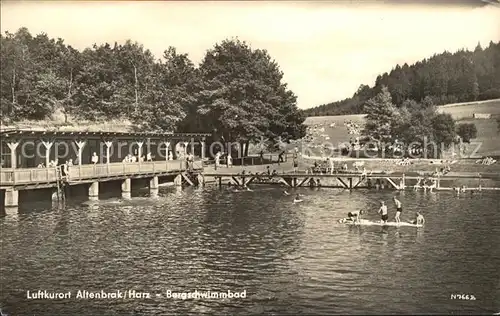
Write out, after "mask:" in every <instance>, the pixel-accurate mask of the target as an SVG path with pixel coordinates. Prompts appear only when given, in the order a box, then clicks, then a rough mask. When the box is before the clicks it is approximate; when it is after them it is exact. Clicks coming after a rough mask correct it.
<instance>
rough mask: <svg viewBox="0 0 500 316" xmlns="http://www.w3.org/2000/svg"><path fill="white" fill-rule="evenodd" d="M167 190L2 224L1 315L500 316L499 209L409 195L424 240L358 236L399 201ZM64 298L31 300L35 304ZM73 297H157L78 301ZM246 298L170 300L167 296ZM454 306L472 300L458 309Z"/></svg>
mask: <svg viewBox="0 0 500 316" xmlns="http://www.w3.org/2000/svg"><path fill="white" fill-rule="evenodd" d="M254 189H255V191H254V192H242V193H228V192H227V191H225V190H224V189H223V190H219V189H217V188H204V189H195V188H187V189H184V190H182V191H179V190H176V189H175V188H162V190H161V191H160V197H159V198H158V199H149V198H144V197H137V198H133V199H132V200H130V201H120V200H104V201H101V202H99V203H98V204H95V205H85V204H81V203H80V202H74V203H73V204H72V205H68V206H67V207H66V208H65V209H51V208H50V207H46V206H45V205H35V210H32V209H31V210H28V209H27V210H21V212H20V214H19V215H16V216H6V217H3V218H0V232H1V239H0V241H1V245H0V246H1V256H0V269H1V270H0V278H1V282H0V283H1V293H0V307H2V309H3V311H4V312H6V313H7V314H9V315H52V316H54V315H187V314H193V315H200V314H212V315H213V314H220V315H222V314H227V315H235V314H238V315H245V314H269V315H271V314H273V315H277V314H280V315H282V314H290V315H291V314H294V315H297V314H299V313H300V314H399V313H403V314H416V313H420V314H428V313H438V314H450V313H462V314H478V313H481V314H492V313H495V312H500V271H499V267H500V246H499V245H500V208H499V204H500V197H499V195H498V194H495V193H487V192H483V193H481V194H477V195H474V196H470V195H468V194H466V195H464V196H461V197H456V196H454V195H453V194H452V193H449V192H448V193H446V192H439V193H423V192H410V191H407V192H404V193H403V194H399V193H398V196H399V198H400V200H401V201H402V202H403V207H404V212H403V215H402V219H403V220H409V219H410V217H413V216H414V214H415V211H417V210H421V211H423V212H424V215H425V217H426V221H427V223H426V226H425V228H421V229H417V228H412V227H400V228H397V227H389V228H383V227H377V226H372V227H369V226H364V227H350V226H346V225H344V224H339V223H338V222H337V220H338V219H339V218H342V217H345V214H346V213H347V212H348V211H352V210H356V209H367V210H371V212H369V214H368V215H366V216H365V218H370V219H374V220H376V219H378V216H377V214H376V211H375V209H376V208H377V203H378V201H379V200H381V199H383V200H386V201H387V202H388V203H389V206H390V213H389V215H390V216H391V217H392V216H393V215H394V207H393V203H392V202H391V201H390V199H391V198H392V195H393V194H394V192H391V191H384V192H383V191H364V190H359V191H354V192H352V193H349V192H346V191H341V190H335V189H306V188H303V189H299V190H298V191H299V192H300V193H302V194H304V202H302V203H299V204H293V203H292V200H293V196H283V194H282V188H278V187H266V186H255V187H254ZM28 290H29V291H31V292H36V291H38V290H47V291H57V292H68V291H71V293H72V297H71V298H70V299H63V300H28V299H27V291H28ZM78 290H88V291H101V290H103V291H106V292H111V291H116V290H121V291H128V290H136V291H140V292H149V293H150V294H151V297H150V298H149V299H148V298H138V299H101V300H97V299H94V300H91V299H76V298H75V297H74V296H75V295H76V292H77V291H78ZM169 290H170V291H175V292H190V291H194V290H197V291H208V290H210V291H212V292H215V291H224V292H227V291H228V290H230V291H232V292H241V291H246V298H240V299H236V298H233V299H227V298H226V299H198V300H193V299H187V300H181V299H172V298H167V296H166V295H167V291H169ZM452 294H468V295H473V296H474V297H475V298H476V299H475V300H460V299H451V295H452Z"/></svg>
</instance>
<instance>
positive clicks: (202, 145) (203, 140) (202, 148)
mask: <svg viewBox="0 0 500 316" xmlns="http://www.w3.org/2000/svg"><path fill="white" fill-rule="evenodd" d="M205 142H206V138H205V137H202V139H201V142H200V143H201V160H205V151H206V149H205V146H206V144H205Z"/></svg>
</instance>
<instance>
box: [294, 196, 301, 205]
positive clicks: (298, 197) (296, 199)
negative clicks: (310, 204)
mask: <svg viewBox="0 0 500 316" xmlns="http://www.w3.org/2000/svg"><path fill="white" fill-rule="evenodd" d="M298 202H302V200H301V199H300V194H297V195H296V196H295V199H294V200H293V203H298Z"/></svg>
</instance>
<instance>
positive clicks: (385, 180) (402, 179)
mask: <svg viewBox="0 0 500 316" xmlns="http://www.w3.org/2000/svg"><path fill="white" fill-rule="evenodd" d="M202 177H203V178H206V177H211V178H214V179H215V180H216V183H217V184H218V185H224V184H231V185H236V186H248V185H249V184H252V183H254V184H255V183H265V184H271V183H273V184H281V185H284V186H287V187H291V188H298V187H325V188H339V189H346V190H354V189H370V188H376V187H377V186H380V187H381V188H385V187H388V188H392V189H395V190H404V189H406V188H409V187H411V188H412V189H413V188H415V185H416V183H417V182H418V181H419V180H422V179H424V177H423V176H420V175H416V173H410V175H408V174H404V173H391V174H366V175H364V174H361V173H333V174H330V173H328V174H325V173H320V174H311V173H281V174H274V175H273V174H271V175H269V174H250V173H247V174H242V173H231V172H214V173H203V174H202ZM327 179H328V180H330V181H329V183H322V182H321V181H323V180H327ZM427 179H428V180H429V181H432V182H434V183H435V185H430V186H428V188H429V189H433V190H452V189H453V188H452V187H442V186H441V183H442V182H443V181H449V180H459V179H470V180H477V181H478V189H481V190H500V188H495V187H482V186H481V181H484V180H496V181H500V174H477V175H449V176H448V175H444V176H431V177H427ZM319 180H321V181H319ZM332 180H333V181H334V183H331V182H332ZM420 188H424V186H420Z"/></svg>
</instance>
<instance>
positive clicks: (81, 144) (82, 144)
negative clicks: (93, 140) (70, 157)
mask: <svg viewBox="0 0 500 316" xmlns="http://www.w3.org/2000/svg"><path fill="white" fill-rule="evenodd" d="M75 143H76V146H77V147H78V157H77V159H78V169H79V171H80V174H79V176H81V174H82V155H83V148H84V147H85V144H86V143H87V142H86V141H84V140H75Z"/></svg>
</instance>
